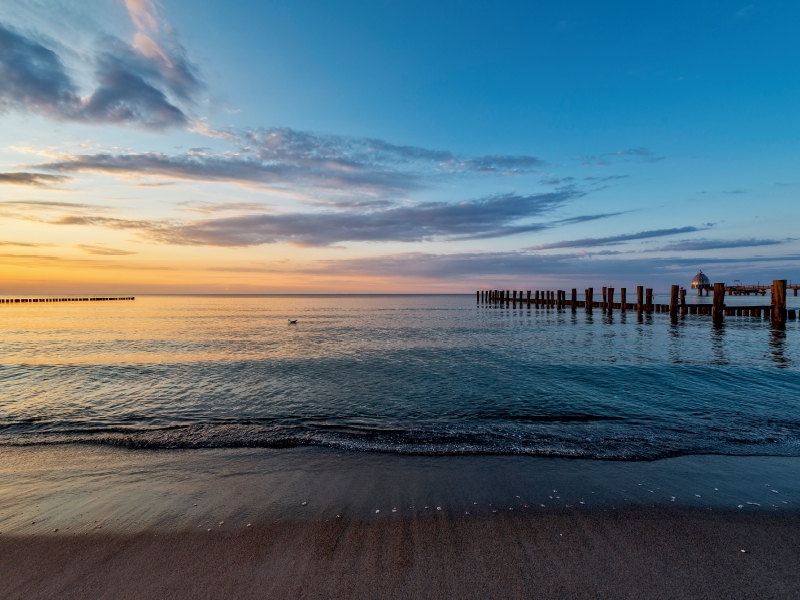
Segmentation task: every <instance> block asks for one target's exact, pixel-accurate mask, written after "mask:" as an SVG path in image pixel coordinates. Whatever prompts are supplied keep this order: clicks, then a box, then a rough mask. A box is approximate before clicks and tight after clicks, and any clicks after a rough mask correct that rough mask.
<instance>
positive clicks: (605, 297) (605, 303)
mask: <svg viewBox="0 0 800 600" xmlns="http://www.w3.org/2000/svg"><path fill="white" fill-rule="evenodd" d="M606 308H608V288H607V287H605V286H603V310H605V309H606Z"/></svg>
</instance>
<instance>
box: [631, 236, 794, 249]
mask: <svg viewBox="0 0 800 600" xmlns="http://www.w3.org/2000/svg"><path fill="white" fill-rule="evenodd" d="M791 241H793V238H789V239H785V240H770V239H761V240H759V239H756V238H749V239H738V240H709V239H706V238H701V239H697V240H680V241H677V242H675V243H672V244H667V245H666V246H662V247H661V248H653V249H649V250H646V252H683V251H692V250H719V249H722V248H752V247H755V246H775V245H777V244H785V243H786V242H791Z"/></svg>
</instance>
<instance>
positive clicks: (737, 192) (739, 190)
mask: <svg viewBox="0 0 800 600" xmlns="http://www.w3.org/2000/svg"><path fill="white" fill-rule="evenodd" d="M722 193H723V194H744V193H745V192H744V190H741V189H736V190H726V191H724V192H722Z"/></svg>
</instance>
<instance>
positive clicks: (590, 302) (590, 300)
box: [585, 288, 594, 312]
mask: <svg viewBox="0 0 800 600" xmlns="http://www.w3.org/2000/svg"><path fill="white" fill-rule="evenodd" d="M585 304H586V312H592V306H594V288H586V302H585Z"/></svg>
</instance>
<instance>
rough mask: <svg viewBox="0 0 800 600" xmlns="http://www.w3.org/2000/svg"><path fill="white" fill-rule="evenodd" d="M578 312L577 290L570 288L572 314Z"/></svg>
mask: <svg viewBox="0 0 800 600" xmlns="http://www.w3.org/2000/svg"><path fill="white" fill-rule="evenodd" d="M576 310H578V290H576V289H575V288H572V312H575V311H576Z"/></svg>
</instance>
